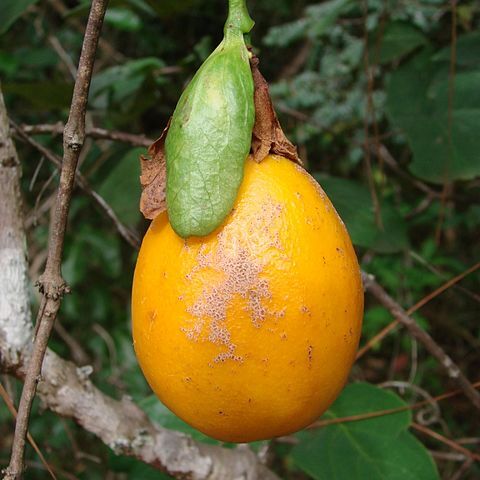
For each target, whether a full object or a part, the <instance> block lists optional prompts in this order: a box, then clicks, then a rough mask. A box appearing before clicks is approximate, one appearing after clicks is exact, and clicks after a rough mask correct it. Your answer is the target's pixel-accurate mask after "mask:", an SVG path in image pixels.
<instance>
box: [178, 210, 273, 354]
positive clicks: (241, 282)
mask: <svg viewBox="0 0 480 480" xmlns="http://www.w3.org/2000/svg"><path fill="white" fill-rule="evenodd" d="M280 207H281V206H280ZM280 207H279V205H278V204H276V203H275V202H273V201H267V202H264V204H263V205H261V207H260V212H261V214H259V216H258V217H257V219H256V222H260V223H263V224H265V225H266V226H268V228H270V227H271V225H272V223H273V222H274V220H275V219H276V218H278V217H279V215H280V212H281V211H282V208H280ZM230 230H231V228H230V226H229V225H227V226H226V227H225V228H224V229H223V230H222V231H221V232H220V233H219V234H218V235H217V238H218V246H217V248H216V250H215V251H213V252H205V249H204V248H200V249H199V251H198V253H197V264H196V265H195V266H194V267H193V269H192V271H191V272H190V273H189V274H188V275H189V277H192V276H194V275H195V274H197V273H198V272H199V271H200V270H202V269H205V268H210V269H213V270H216V271H218V272H220V273H222V274H223V279H222V280H221V281H220V282H218V283H216V284H214V285H208V286H206V287H205V288H204V289H203V291H202V292H201V294H200V295H199V297H198V298H197V299H196V300H195V302H194V303H193V304H192V305H190V306H188V307H187V309H186V310H187V312H188V313H189V314H190V315H191V316H192V317H193V319H194V320H193V321H189V322H188V323H190V326H186V327H182V328H181V330H182V331H183V332H184V333H185V335H186V337H187V338H188V339H189V340H192V341H195V342H198V341H208V342H211V343H213V344H215V345H218V346H221V347H223V349H224V350H223V351H222V352H221V353H219V354H218V355H217V356H216V357H215V358H214V360H213V361H214V363H220V362H225V361H226V360H235V361H243V360H244V359H243V357H242V356H240V355H237V354H236V348H237V346H236V344H235V343H233V341H232V338H231V332H230V331H229V329H228V328H227V326H226V324H225V321H226V319H227V309H228V306H229V305H230V303H231V301H232V300H233V299H234V297H235V296H237V295H238V296H240V297H241V298H243V299H245V300H246V302H245V303H246V305H245V307H244V310H246V311H247V312H248V313H249V314H250V315H249V316H250V321H251V322H252V325H253V326H254V327H255V328H260V327H261V326H262V325H263V323H264V321H265V320H266V318H267V315H270V314H271V315H273V316H280V315H281V312H270V311H269V310H268V309H267V307H266V306H265V305H264V301H265V300H267V299H269V298H271V292H270V287H269V284H268V281H267V280H266V279H265V278H262V277H261V274H262V271H263V268H264V263H265V262H264V261H262V260H260V259H258V258H255V257H254V256H253V255H252V254H251V252H250V249H249V245H248V241H247V240H246V239H244V240H243V241H240V242H239V243H238V244H237V245H235V248H230V247H231V246H232V242H231V238H230V237H231V235H230ZM280 247H281V245H279V248H280Z"/></svg>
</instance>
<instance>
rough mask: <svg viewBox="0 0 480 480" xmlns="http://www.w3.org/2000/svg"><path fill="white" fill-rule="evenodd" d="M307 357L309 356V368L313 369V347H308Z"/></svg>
mask: <svg viewBox="0 0 480 480" xmlns="http://www.w3.org/2000/svg"><path fill="white" fill-rule="evenodd" d="M307 352H308V353H307V355H308V368H312V360H313V345H309V346H308V350H307Z"/></svg>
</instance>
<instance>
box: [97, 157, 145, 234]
mask: <svg viewBox="0 0 480 480" xmlns="http://www.w3.org/2000/svg"><path fill="white" fill-rule="evenodd" d="M144 153H145V149H144V148H133V149H132V150H130V151H129V152H128V153H127V154H126V155H124V156H123V157H122V158H121V159H120V160H119V161H118V162H116V164H115V167H114V168H113V169H112V171H111V173H110V174H109V175H108V177H107V178H106V179H105V181H104V182H103V183H102V185H101V186H100V188H99V190H98V193H99V194H100V196H102V197H103V198H104V199H105V201H106V202H107V203H109V204H110V205H111V207H112V208H113V210H114V212H115V213H116V214H117V216H118V218H119V219H120V220H121V221H122V222H124V223H125V224H126V225H128V226H130V227H134V226H135V225H136V224H137V222H138V221H139V219H140V211H139V201H140V194H141V188H140V180H139V178H140V163H139V160H138V159H139V157H140V155H141V154H144Z"/></svg>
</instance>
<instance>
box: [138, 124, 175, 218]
mask: <svg viewBox="0 0 480 480" xmlns="http://www.w3.org/2000/svg"><path fill="white" fill-rule="evenodd" d="M169 127H170V120H169V121H168V123H167V126H166V127H165V129H164V130H163V132H162V134H161V135H160V137H159V138H158V139H157V140H155V141H154V142H153V143H152V144H151V145H150V147H149V149H148V155H147V156H146V155H142V156H141V157H140V166H141V174H140V184H141V186H142V195H141V197H140V211H141V212H142V213H143V216H144V217H145V218H148V219H149V220H153V219H154V218H155V217H156V216H157V215H159V214H160V213H162V212H164V211H165V210H166V209H167V202H166V193H165V192H166V187H167V167H166V162H165V137H166V136H167V132H168V128H169Z"/></svg>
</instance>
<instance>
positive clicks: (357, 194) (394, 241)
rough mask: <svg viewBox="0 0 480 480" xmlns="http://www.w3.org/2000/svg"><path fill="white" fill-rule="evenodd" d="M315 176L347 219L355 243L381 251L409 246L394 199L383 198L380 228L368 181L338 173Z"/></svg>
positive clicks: (339, 211) (391, 250) (390, 250)
mask: <svg viewBox="0 0 480 480" xmlns="http://www.w3.org/2000/svg"><path fill="white" fill-rule="evenodd" d="M314 176H315V178H316V179H317V180H318V182H319V183H320V185H321V186H322V188H323V189H324V190H325V192H326V193H327V195H328V197H329V198H330V200H331V201H332V203H333V205H334V206H335V208H336V209H337V211H338V213H339V215H340V217H341V218H342V220H343V221H344V222H345V224H346V226H347V229H348V232H349V234H350V236H351V238H352V242H353V243H354V244H355V245H359V246H362V247H368V248H372V249H374V250H376V251H378V252H381V253H390V252H396V251H398V250H402V249H403V248H405V247H407V246H408V238H407V233H406V224H405V221H404V220H403V218H402V217H401V216H400V214H399V213H398V212H397V210H396V209H395V207H394V206H393V205H392V203H391V202H389V201H388V200H383V199H381V200H380V212H381V217H382V227H383V228H379V227H378V226H377V225H376V222H375V210H374V207H373V202H372V198H371V195H370V191H369V190H368V188H367V187H366V186H365V185H362V184H361V183H359V182H356V181H354V180H346V179H343V178H338V177H327V176H324V175H320V174H315V175H314Z"/></svg>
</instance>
